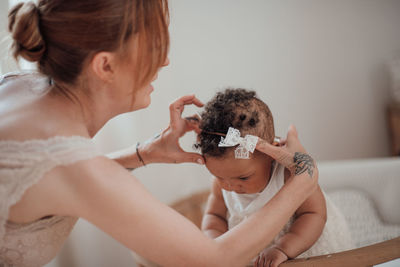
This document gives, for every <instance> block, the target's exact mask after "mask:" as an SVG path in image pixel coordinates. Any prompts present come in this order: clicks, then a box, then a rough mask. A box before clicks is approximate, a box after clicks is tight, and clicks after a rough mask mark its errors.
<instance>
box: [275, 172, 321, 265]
mask: <svg viewBox="0 0 400 267" xmlns="http://www.w3.org/2000/svg"><path fill="white" fill-rule="evenodd" d="M287 177H288V174H287V172H285V182H286V180H287ZM326 219H327V215H326V203H325V198H324V195H323V194H322V191H321V188H320V187H319V186H318V189H317V190H316V191H315V192H314V193H313V194H312V195H311V196H310V197H309V198H308V199H307V200H306V201H305V202H304V203H303V204H302V205H301V206H300V207H299V208H298V209H297V210H296V212H295V221H294V222H293V224H292V226H291V227H290V228H289V232H288V233H286V234H285V235H284V236H282V237H281V238H280V239H278V240H277V241H276V242H275V245H274V246H275V247H276V248H278V249H279V250H281V251H283V252H284V253H285V254H286V255H287V256H288V257H289V258H295V257H297V256H298V255H300V254H301V253H303V252H304V251H306V250H307V249H309V248H310V247H311V246H312V245H313V244H314V243H315V242H316V241H317V240H318V238H319V237H320V235H321V233H322V230H323V229H324V226H325V223H326Z"/></svg>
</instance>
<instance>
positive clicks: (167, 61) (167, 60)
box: [162, 57, 169, 67]
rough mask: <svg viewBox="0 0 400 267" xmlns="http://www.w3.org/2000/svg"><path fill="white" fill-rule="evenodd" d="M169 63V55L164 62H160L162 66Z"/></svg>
mask: <svg viewBox="0 0 400 267" xmlns="http://www.w3.org/2000/svg"><path fill="white" fill-rule="evenodd" d="M168 65H169V57H167V58H166V59H165V61H164V63H163V64H162V67H166V66H168Z"/></svg>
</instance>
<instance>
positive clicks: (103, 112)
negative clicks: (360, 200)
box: [0, 0, 318, 266]
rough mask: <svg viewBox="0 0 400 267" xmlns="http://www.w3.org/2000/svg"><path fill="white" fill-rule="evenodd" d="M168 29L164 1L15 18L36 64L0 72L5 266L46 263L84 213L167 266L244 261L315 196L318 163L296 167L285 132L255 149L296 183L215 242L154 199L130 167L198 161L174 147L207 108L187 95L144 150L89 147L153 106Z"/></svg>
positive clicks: (47, 4) (59, 9)
mask: <svg viewBox="0 0 400 267" xmlns="http://www.w3.org/2000/svg"><path fill="white" fill-rule="evenodd" d="M167 27H168V5H167V1H166V0H118V1H117V0H86V1H80V0H68V1H62V0H41V1H39V3H38V5H37V6H36V5H35V4H34V3H32V2H30V3H26V4H19V5H17V6H15V7H14V8H13V9H12V10H11V11H10V13H9V30H10V32H11V34H12V37H13V39H14V44H13V48H12V49H13V52H14V56H15V57H16V58H18V57H23V58H25V59H27V60H29V61H32V62H37V64H38V69H39V73H24V74H21V73H20V74H13V75H7V76H5V77H4V78H3V79H2V81H1V84H0V106H1V107H2V108H1V109H0V117H1V123H0V140H1V141H0V179H1V180H0V192H1V193H0V198H1V199H0V203H1V206H0V263H2V264H3V265H4V266H8V265H15V266H42V265H44V264H45V263H47V262H49V261H50V260H51V259H52V258H53V257H54V256H55V255H56V253H57V251H58V250H59V248H60V246H61V245H62V243H63V241H64V240H65V238H66V237H67V236H68V234H69V232H70V230H71V229H72V227H73V225H74V224H75V222H76V220H77V218H80V217H81V218H84V219H86V220H87V221H89V222H91V223H93V224H94V225H96V226H97V227H98V228H100V229H102V230H103V231H104V232H106V233H108V234H109V235H111V236H112V237H114V238H115V239H116V240H118V241H119V242H121V243H122V244H124V245H125V246H127V247H128V248H130V249H132V250H134V251H136V252H137V253H139V254H141V255H142V256H144V257H146V258H148V259H150V260H152V261H154V262H157V263H160V264H162V265H163V266H243V265H244V264H246V263H247V262H248V261H249V260H250V259H251V258H253V257H254V256H255V255H256V253H257V252H258V251H260V250H261V249H262V248H263V247H265V246H266V245H267V244H268V243H269V242H270V241H271V240H272V238H273V237H274V236H275V235H276V234H277V233H278V232H279V230H280V229H281V228H282V227H283V225H284V224H285V222H286V221H287V220H288V219H289V217H290V216H291V215H292V214H293V212H294V211H295V210H296V209H297V208H298V206H299V205H300V204H301V203H302V202H303V201H304V200H305V199H306V198H307V197H308V196H309V195H310V194H311V193H312V192H313V191H314V190H315V189H316V186H317V178H318V173H317V169H316V167H315V166H314V165H313V164H311V167H310V166H309V167H306V166H304V165H301V164H300V163H297V162H295V161H294V153H295V152H297V153H299V152H301V153H305V151H304V149H303V147H302V146H301V145H300V143H299V141H298V139H297V134H296V131H295V129H294V128H291V129H289V133H288V137H287V142H286V146H284V147H273V146H271V145H270V144H268V143H266V142H264V141H262V140H261V141H260V142H259V143H258V145H257V148H258V149H259V150H260V151H262V152H264V153H267V154H269V155H271V156H272V157H274V158H275V159H277V160H278V161H279V162H281V163H282V164H284V165H285V166H287V168H289V169H290V170H291V172H292V175H293V178H292V179H290V182H288V183H287V184H286V185H285V186H284V188H283V189H282V190H281V191H280V192H279V193H278V194H277V195H276V196H275V197H274V199H273V200H272V201H271V202H270V203H268V204H267V205H266V206H265V207H264V208H263V209H261V210H260V212H258V213H256V214H254V216H252V217H250V218H249V219H248V220H247V221H246V222H244V223H242V224H241V225H239V226H238V227H237V228H235V229H234V230H232V231H231V232H229V233H226V234H224V235H222V236H221V237H220V238H218V239H216V240H211V239H208V238H207V237H205V236H204V235H203V234H202V233H201V231H200V230H199V229H197V228H196V227H195V226H194V225H193V224H192V223H190V222H189V221H188V220H186V219H185V218H184V217H182V216H181V215H179V214H178V213H176V212H175V211H173V210H172V209H171V208H169V207H168V206H166V205H164V204H162V203H160V202H159V201H158V200H156V199H155V198H154V197H152V196H151V195H150V194H149V192H147V191H146V190H145V188H144V187H143V186H142V185H141V184H140V183H139V182H138V181H137V180H136V179H135V178H134V177H132V175H131V174H130V173H129V172H128V171H127V170H126V169H125V168H136V167H139V166H142V165H144V164H149V163H152V162H165V163H168V162H169V163H173V162H175V163H178V162H199V161H200V163H202V160H203V159H202V157H201V156H200V155H198V154H195V153H186V152H184V151H183V150H182V149H181V148H180V146H179V143H178V140H179V138H180V137H181V136H182V135H184V134H185V133H186V132H188V131H191V130H193V129H195V128H196V125H194V124H191V123H190V122H188V121H187V120H184V119H182V118H181V113H182V111H183V109H184V106H185V105H189V104H194V105H196V106H201V105H202V104H201V102H200V101H199V100H198V99H197V98H196V97H195V96H193V95H192V96H184V97H182V98H180V99H178V100H177V101H175V102H174V103H173V104H171V106H170V117H171V120H170V125H169V127H168V128H167V129H166V130H164V131H163V132H162V134H161V135H160V136H159V137H158V138H156V139H154V140H153V141H152V142H150V143H149V144H146V145H145V146H139V147H136V148H131V149H127V150H125V151H122V152H120V153H116V154H114V157H115V158H114V160H112V159H110V158H107V157H104V156H102V155H100V154H99V153H98V152H96V150H95V148H94V146H93V144H92V142H91V140H90V138H92V137H93V136H94V135H95V134H96V133H97V132H98V131H99V130H100V129H101V128H102V126H103V125H104V124H105V123H106V122H107V121H108V120H110V119H111V118H113V117H115V116H116V115H119V114H121V113H125V112H131V111H135V110H138V109H142V108H145V107H147V106H148V105H149V104H150V94H151V92H152V91H153V87H152V85H151V82H152V81H154V80H155V79H156V78H157V72H158V71H159V69H160V68H161V67H163V66H165V65H167V64H168V63H169V62H168V58H167V52H168V45H169V35H168V29H167ZM304 168H312V169H314V170H315V171H314V172H313V176H312V177H310V176H309V175H308V174H307V173H308V172H303V171H302V170H304ZM310 178H311V179H310ZM288 199H289V201H288ZM271 215H273V216H271ZM266 225H267V226H268V227H266ZM266 229H268V230H266Z"/></svg>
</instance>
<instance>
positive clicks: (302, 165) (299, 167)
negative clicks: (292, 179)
mask: <svg viewBox="0 0 400 267" xmlns="http://www.w3.org/2000/svg"><path fill="white" fill-rule="evenodd" d="M293 161H294V164H295V165H296V170H295V174H296V175H299V174H302V173H303V172H305V171H307V172H308V174H309V175H310V178H312V175H313V172H314V160H313V159H312V158H311V157H310V156H309V155H308V154H305V153H301V152H296V153H294V158H293Z"/></svg>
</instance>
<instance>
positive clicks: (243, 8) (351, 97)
mask: <svg viewBox="0 0 400 267" xmlns="http://www.w3.org/2000/svg"><path fill="white" fill-rule="evenodd" d="M6 3H7V2H6V1H4V0H2V1H0V12H1V14H0V23H1V25H0V32H1V33H3V34H2V35H3V36H4V33H5V27H6V26H5V21H6V9H7V6H6ZM170 9H171V24H170V32H171V50H170V60H171V65H170V66H168V67H167V68H165V69H164V70H162V71H161V73H160V75H159V79H158V81H157V82H155V91H154V92H153V95H152V104H151V106H150V107H149V108H148V109H146V110H142V111H139V112H136V113H135V114H128V115H122V116H120V117H119V118H116V119H115V120H113V121H111V122H110V123H109V124H107V125H106V127H105V128H104V129H103V130H102V131H101V132H100V133H99V134H98V135H97V136H96V138H95V139H96V142H97V143H98V144H99V146H101V147H102V149H103V150H104V151H111V150H113V149H116V148H121V147H124V146H125V145H130V144H134V143H135V142H136V141H143V140H145V139H147V138H148V137H150V136H152V135H153V134H155V133H157V132H159V131H160V130H161V129H162V128H164V127H165V126H166V125H167V123H168V105H169V103H170V102H172V101H173V100H174V99H176V98H177V97H179V96H182V95H184V94H191V93H195V94H196V95H197V96H198V97H199V98H200V99H201V100H203V101H207V100H208V99H210V98H211V97H212V96H213V95H214V93H215V92H216V90H218V89H222V88H225V87H227V86H233V87H245V88H250V89H254V90H256V91H257V92H258V94H259V96H260V97H261V98H262V99H263V100H265V101H266V102H267V103H268V105H269V106H270V108H271V110H272V113H273V114H274V117H275V126H276V132H277V134H278V135H282V136H283V135H285V133H286V129H287V127H288V125H289V124H290V123H294V124H295V125H296V126H297V128H298V130H299V134H300V139H301V141H302V142H303V144H304V146H305V147H306V148H307V149H308V151H309V152H310V153H311V154H312V155H314V157H315V158H316V159H317V160H319V161H326V160H338V159H352V158H371V157H385V156H389V140H388V132H387V129H386V121H385V108H386V104H387V103H388V102H389V101H390V98H391V96H390V93H389V88H390V77H389V72H388V69H387V63H388V62H390V61H391V60H393V59H395V58H398V57H400V31H399V26H400V1H398V0H335V1H333V0H332V1H328V0H322V1H321V0H301V1H298V0H296V1H295V0H292V1H289V0H287V1H280V0H279V1H278V0H274V1H266V0H250V1H248V0H247V1H246V0H203V1H195V0H170ZM1 53H3V54H4V44H2V47H1ZM1 67H2V72H6V71H9V70H12V69H15V66H14V65H13V64H12V63H10V61H7V59H6V57H4V55H3V58H2V62H1ZM196 111H197V110H196V109H194V108H192V109H188V111H187V113H185V114H190V113H192V112H196ZM193 142H194V136H193V135H188V136H187V137H185V138H184V139H183V140H182V145H183V146H184V147H185V148H187V149H191V146H192V144H193ZM134 174H135V175H136V176H137V177H139V179H140V180H141V181H142V182H143V183H144V184H145V186H146V187H147V188H148V189H149V190H150V191H151V192H153V193H154V194H155V195H156V196H157V197H158V198H159V199H160V200H162V201H164V202H171V201H173V200H175V199H178V198H180V197H182V196H184V195H187V194H190V193H191V192H194V191H197V190H200V189H202V188H207V187H208V185H209V181H210V179H209V178H208V173H207V171H206V170H205V169H204V168H202V167H200V166H193V165H190V164H182V165H179V166H171V165H169V166H166V165H161V164H160V165H154V166H148V167H146V168H142V169H139V170H137V171H136V172H134ZM82 225H83V224H82ZM78 226H79V225H78ZM82 227H88V226H85V225H84V226H82ZM81 229H86V228H81ZM88 229H89V230H85V232H86V233H88V232H91V231H94V230H92V229H91V228H88ZM77 236H81V235H77ZM96 238H97V237H96ZM80 241H82V240H80ZM77 243H81V242H77ZM97 243H101V242H97ZM113 246H114V245H113ZM99 249H101V250H103V251H104V253H106V252H105V251H107V246H106V248H99ZM77 250H78V251H79V249H75V251H77ZM77 253H79V252H77ZM100 254H101V253H99V252H97V253H96V254H95V255H100ZM112 255H116V254H112ZM125 255H127V254H125ZM82 257H83V256H82ZM114 257H115V258H113V256H108V258H109V259H110V258H111V259H112V260H116V259H119V260H120V261H122V259H123V257H121V256H118V257H116V256H114ZM103 262H104V261H103ZM82 266H83V265H82ZM93 266H100V265H93ZM104 266H106V265H104ZM119 266H123V264H122V263H120V265H119Z"/></svg>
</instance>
